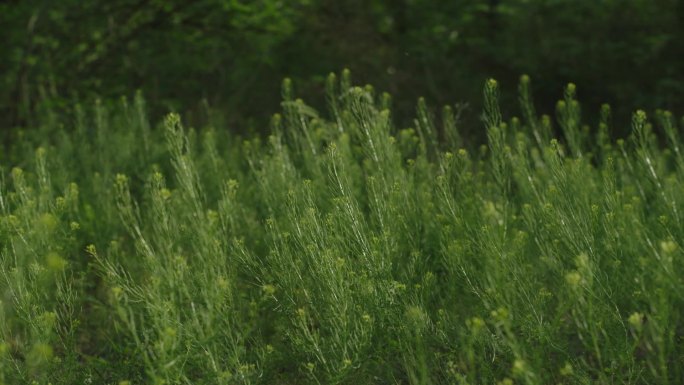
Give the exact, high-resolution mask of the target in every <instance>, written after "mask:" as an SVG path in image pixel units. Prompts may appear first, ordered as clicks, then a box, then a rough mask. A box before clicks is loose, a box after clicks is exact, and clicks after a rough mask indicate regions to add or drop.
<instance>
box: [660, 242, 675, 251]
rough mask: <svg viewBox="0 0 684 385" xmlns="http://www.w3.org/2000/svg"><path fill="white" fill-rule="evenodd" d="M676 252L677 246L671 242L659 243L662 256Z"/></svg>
mask: <svg viewBox="0 0 684 385" xmlns="http://www.w3.org/2000/svg"><path fill="white" fill-rule="evenodd" d="M676 250H677V244H676V243H675V242H674V241H672V240H667V241H662V242H660V251H662V252H663V253H664V254H672V253H674V252H675V251H676Z"/></svg>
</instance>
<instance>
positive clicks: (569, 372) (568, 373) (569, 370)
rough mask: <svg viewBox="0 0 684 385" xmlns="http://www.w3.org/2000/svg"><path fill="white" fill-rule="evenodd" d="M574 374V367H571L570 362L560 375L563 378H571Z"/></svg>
mask: <svg viewBox="0 0 684 385" xmlns="http://www.w3.org/2000/svg"><path fill="white" fill-rule="evenodd" d="M572 373H573V369H572V365H570V363H569V362H566V363H565V366H563V367H562V368H561V369H560V375H561V376H563V377H567V376H571V375H572Z"/></svg>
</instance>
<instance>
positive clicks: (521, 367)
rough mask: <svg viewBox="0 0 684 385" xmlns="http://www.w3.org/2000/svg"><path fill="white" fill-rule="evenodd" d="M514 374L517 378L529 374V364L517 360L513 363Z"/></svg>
mask: <svg viewBox="0 0 684 385" xmlns="http://www.w3.org/2000/svg"><path fill="white" fill-rule="evenodd" d="M512 372H513V374H514V375H515V376H521V375H524V374H525V373H526V372H527V363H526V362H525V361H524V360H522V359H520V358H517V359H516V360H515V361H513V368H512Z"/></svg>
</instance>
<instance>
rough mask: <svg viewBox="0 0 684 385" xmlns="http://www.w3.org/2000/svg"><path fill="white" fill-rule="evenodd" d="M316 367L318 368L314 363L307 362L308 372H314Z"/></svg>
mask: <svg viewBox="0 0 684 385" xmlns="http://www.w3.org/2000/svg"><path fill="white" fill-rule="evenodd" d="M315 367H316V365H314V363H313V362H307V363H306V370H308V371H310V372H313V370H314V368H315Z"/></svg>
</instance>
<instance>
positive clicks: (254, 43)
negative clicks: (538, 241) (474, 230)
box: [0, 0, 684, 134]
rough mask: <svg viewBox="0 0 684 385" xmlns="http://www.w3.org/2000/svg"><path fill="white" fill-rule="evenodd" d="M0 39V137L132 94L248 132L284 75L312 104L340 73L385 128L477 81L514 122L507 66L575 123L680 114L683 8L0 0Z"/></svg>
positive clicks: (599, 0) (473, 107) (676, 2)
mask: <svg viewBox="0 0 684 385" xmlns="http://www.w3.org/2000/svg"><path fill="white" fill-rule="evenodd" d="M0 31H1V32H0V127H2V128H12V127H30V126H33V125H37V124H40V121H38V119H37V118H36V117H40V116H44V115H43V114H41V113H40V112H41V110H42V109H50V110H51V111H59V110H61V109H64V108H66V107H67V106H69V105H71V104H72V103H73V102H74V101H75V100H78V101H81V102H87V101H91V100H93V99H94V98H96V97H100V98H102V99H103V100H104V101H115V100H117V99H118V98H119V97H120V96H122V95H128V96H130V95H132V94H133V92H135V90H137V89H141V90H142V91H143V93H144V95H145V96H146V98H147V99H148V103H149V106H150V109H151V111H152V114H153V116H154V117H157V116H158V115H160V114H163V113H166V112H168V111H169V110H175V111H178V112H181V113H182V114H185V116H186V118H187V119H189V120H190V123H191V124H192V123H193V122H194V123H195V124H204V123H206V121H203V119H206V111H208V110H207V109H206V106H210V110H211V111H213V112H214V113H216V114H217V116H221V117H222V119H224V120H225V122H226V123H228V124H229V125H230V127H232V128H233V129H235V130H238V131H242V132H244V131H256V132H263V131H265V130H266V129H267V125H266V122H267V120H268V118H269V117H270V115H271V114H272V113H274V112H277V111H278V109H279V102H280V89H279V88H280V84H281V80H282V79H283V78H284V77H286V76H288V77H291V78H292V79H293V81H294V85H295V92H296V94H297V96H299V97H302V98H303V99H304V100H306V101H307V102H309V103H311V102H313V105H314V107H317V108H321V109H323V108H325V106H324V98H323V97H322V94H323V92H324V91H323V90H324V78H325V76H326V75H327V73H329V72H331V71H335V72H338V71H340V70H341V69H342V68H349V69H351V71H352V76H353V77H354V81H355V83H357V84H365V83H370V84H373V85H374V86H375V87H376V89H378V90H380V91H388V92H390V93H391V94H392V95H393V96H394V107H395V115H397V121H398V122H399V124H410V122H409V121H408V120H407V119H408V117H409V116H413V113H414V106H415V101H416V99H417V98H418V97H419V96H424V97H425V98H426V99H427V101H428V103H429V104H430V105H431V106H432V107H433V108H435V109H436V108H439V107H440V106H442V105H445V104H455V103H463V104H465V103H467V107H466V109H465V110H464V114H463V119H464V120H466V121H468V120H470V121H472V122H477V120H478V119H479V113H480V112H479V111H480V107H479V104H480V103H481V99H482V97H481V93H482V84H483V82H484V80H485V79H486V78H488V77H494V78H496V79H498V80H499V81H500V83H501V84H502V89H503V91H504V92H503V93H504V95H503V102H504V103H503V105H504V106H505V109H507V110H508V112H509V113H511V114H513V113H517V101H516V92H515V91H516V87H517V81H518V78H519V76H520V75H521V74H523V73H526V74H529V75H530V76H531V77H532V80H533V83H532V84H533V91H534V92H533V93H534V96H535V102H536V104H537V108H538V109H539V110H540V111H543V112H547V113H548V112H553V111H554V105H555V102H556V100H557V99H559V98H560V97H561V96H562V88H563V86H564V85H565V84H566V83H567V82H569V81H572V82H574V83H576V84H577V86H578V90H579V99H580V101H581V102H582V106H583V108H584V113H585V114H586V116H589V117H591V116H595V115H597V114H598V111H599V108H600V105H601V103H604V102H607V103H610V104H611V105H612V106H613V107H614V111H615V119H616V120H617V121H620V120H623V121H625V122H626V121H628V119H629V116H630V113H631V111H633V110H634V109H636V108H644V109H646V110H651V109H655V108H668V109H673V110H674V111H675V112H678V113H682V112H683V111H682V108H681V106H682V105H681V101H682V100H684V99H683V98H682V96H684V95H683V93H684V0H453V1H447V0H441V1H440V0H289V1H284V0H253V1H245V0H243V1H238V0H197V1H186V0H88V1H82V0H59V1H52V0H21V1H19V0H15V1H12V0H9V1H8V0H5V1H0ZM316 101H320V102H318V104H316V103H317V102H316ZM464 126H465V129H466V130H470V131H471V132H472V133H473V134H476V133H477V131H478V130H479V125H477V124H473V125H464ZM618 130H619V128H618ZM616 134H618V133H616Z"/></svg>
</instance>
